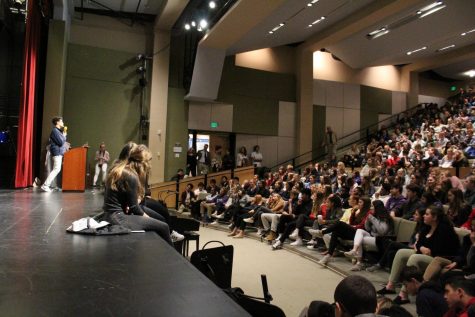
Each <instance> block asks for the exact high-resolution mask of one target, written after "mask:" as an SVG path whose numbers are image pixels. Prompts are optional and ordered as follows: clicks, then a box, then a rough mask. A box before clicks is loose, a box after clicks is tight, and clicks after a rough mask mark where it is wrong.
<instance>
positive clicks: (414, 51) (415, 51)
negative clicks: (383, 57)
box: [406, 46, 427, 55]
mask: <svg viewBox="0 0 475 317" xmlns="http://www.w3.org/2000/svg"><path fill="white" fill-rule="evenodd" d="M426 49H427V46H424V47H421V48H418V49H417V50H413V51H410V52H407V53H406V54H407V55H412V54H414V53H417V52H420V51H423V50H426Z"/></svg>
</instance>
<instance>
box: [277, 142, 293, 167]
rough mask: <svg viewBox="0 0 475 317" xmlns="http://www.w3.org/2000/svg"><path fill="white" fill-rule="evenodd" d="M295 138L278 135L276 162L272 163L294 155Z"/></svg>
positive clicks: (281, 161)
mask: <svg viewBox="0 0 475 317" xmlns="http://www.w3.org/2000/svg"><path fill="white" fill-rule="evenodd" d="M295 146H296V145H295V138H289V137H282V136H281V137H279V139H278V144H277V162H276V163H275V164H272V165H276V164H281V163H283V162H285V161H287V160H289V159H291V158H293V157H295V155H296V151H295Z"/></svg>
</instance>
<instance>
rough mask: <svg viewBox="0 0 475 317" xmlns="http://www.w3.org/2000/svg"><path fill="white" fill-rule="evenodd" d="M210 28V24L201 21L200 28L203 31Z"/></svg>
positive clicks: (203, 20)
mask: <svg viewBox="0 0 475 317" xmlns="http://www.w3.org/2000/svg"><path fill="white" fill-rule="evenodd" d="M207 26H208V22H207V21H206V20H205V19H201V21H200V27H201V28H202V29H206V27H207Z"/></svg>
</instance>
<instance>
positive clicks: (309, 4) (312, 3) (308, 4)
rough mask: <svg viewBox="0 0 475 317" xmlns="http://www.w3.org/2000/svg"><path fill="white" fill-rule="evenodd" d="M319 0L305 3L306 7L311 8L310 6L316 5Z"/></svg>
mask: <svg viewBox="0 0 475 317" xmlns="http://www.w3.org/2000/svg"><path fill="white" fill-rule="evenodd" d="M318 1H319V0H312V1H310V2H309V3H307V6H308V7H311V6H312V5H314V4H315V3H317V2H318Z"/></svg>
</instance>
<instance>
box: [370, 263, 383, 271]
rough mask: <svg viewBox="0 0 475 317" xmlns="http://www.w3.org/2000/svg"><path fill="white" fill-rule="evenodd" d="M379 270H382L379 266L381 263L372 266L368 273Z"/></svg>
mask: <svg viewBox="0 0 475 317" xmlns="http://www.w3.org/2000/svg"><path fill="white" fill-rule="evenodd" d="M378 270H381V265H379V263H376V264H375V265H372V266H370V267H367V268H366V271H368V272H374V271H378Z"/></svg>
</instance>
